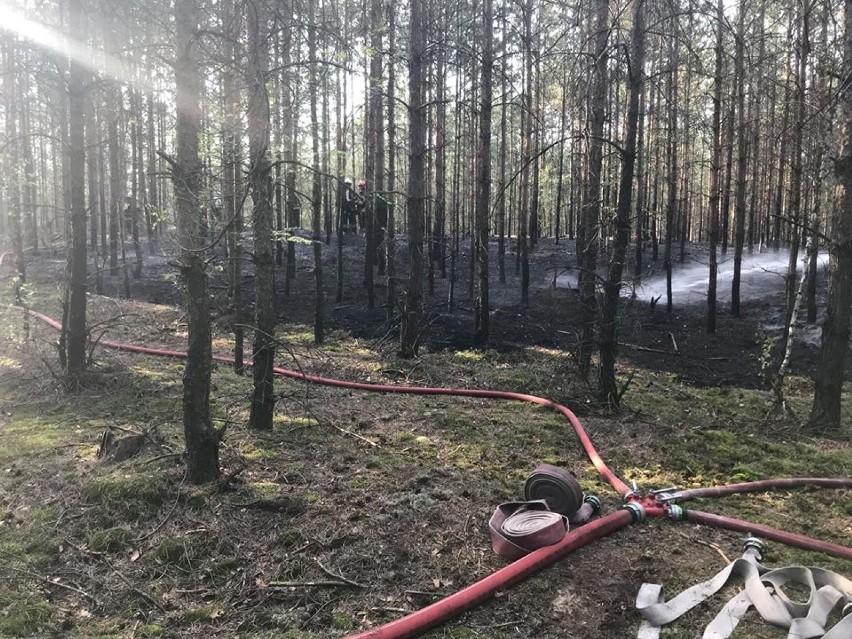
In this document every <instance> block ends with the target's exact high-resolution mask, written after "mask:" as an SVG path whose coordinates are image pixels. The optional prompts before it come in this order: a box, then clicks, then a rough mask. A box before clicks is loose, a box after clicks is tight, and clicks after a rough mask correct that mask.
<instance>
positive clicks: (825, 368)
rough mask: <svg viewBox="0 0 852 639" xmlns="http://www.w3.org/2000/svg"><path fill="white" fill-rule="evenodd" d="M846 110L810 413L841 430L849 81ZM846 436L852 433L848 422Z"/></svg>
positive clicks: (851, 309)
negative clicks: (820, 338) (836, 201)
mask: <svg viewBox="0 0 852 639" xmlns="http://www.w3.org/2000/svg"><path fill="white" fill-rule="evenodd" d="M845 7H846V9H845V23H846V35H845V38H844V55H843V69H842V72H841V77H848V76H849V74H850V73H852V0H846V3H845ZM840 112H841V122H842V131H841V135H840V140H839V149H838V154H837V158H836V160H835V164H834V167H835V175H836V177H837V198H838V200H839V202H838V203H837V206H835V207H834V215H833V219H832V228H831V237H832V241H831V242H830V243H829V245H828V250H829V255H830V259H831V264H830V267H829V280H828V303H827V306H826V316H825V322H824V323H823V325H822V346H821V348H820V357H819V365H818V366H817V372H816V375H815V377H814V401H813V406H812V407H811V414H810V426H811V427H812V428H815V429H820V430H824V431H833V432H835V433H839V432H840V431H841V420H840V403H841V402H840V400H841V397H842V393H843V374H844V363H845V361H846V350H847V348H848V345H849V321H850V314H852V86H850V85H849V83H848V82H847V83H845V84H843V85H842V88H841V92H840ZM844 434H845V435H846V436H847V437H852V431H850V429H849V426H848V424H847V426H846V429H845V433H844Z"/></svg>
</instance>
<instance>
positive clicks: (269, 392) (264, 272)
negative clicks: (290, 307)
mask: <svg viewBox="0 0 852 639" xmlns="http://www.w3.org/2000/svg"><path fill="white" fill-rule="evenodd" d="M262 1H263V0H252V1H250V2H249V3H248V5H247V18H248V37H249V47H248V61H247V72H248V77H247V78H246V83H247V85H248V91H249V103H248V138H249V162H250V165H251V173H250V178H249V179H250V181H251V193H252V200H253V201H254V209H253V211H252V226H253V230H254V268H255V333H254V344H253V349H252V350H253V353H252V359H253V362H254V363H253V373H254V392H253V395H252V405H251V416H250V418H249V427H250V428H252V429H255V430H271V429H272V413H273V410H274V408H275V392H274V382H273V377H272V368H273V365H274V361H275V305H274V302H275V274H274V258H273V255H272V193H271V189H270V180H269V176H270V173H271V164H270V161H269V95H268V93H267V90H266V74H267V65H268V55H269V54H268V51H267V48H266V44H265V43H266V37H267V33H266V23H267V18H266V11H265V9H266V7H265V6H263V5H262V4H261V2H262Z"/></svg>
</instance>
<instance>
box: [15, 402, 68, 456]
mask: <svg viewBox="0 0 852 639" xmlns="http://www.w3.org/2000/svg"><path fill="white" fill-rule="evenodd" d="M73 432H74V431H73V428H71V427H70V425H69V424H67V423H65V424H61V425H60V424H59V423H57V422H56V421H51V420H49V419H43V418H42V417H39V416H36V415H30V414H26V413H15V414H13V415H12V418H11V419H10V420H9V421H8V422H7V423H6V424H4V425H3V445H2V446H0V463H8V462H10V461H14V460H16V459H22V458H31V457H32V456H33V455H38V454H44V453H49V452H55V451H56V448H57V446H59V445H60V444H62V443H64V442H65V441H67V440H68V439H69V438H70V437H71V436H72V435H73Z"/></svg>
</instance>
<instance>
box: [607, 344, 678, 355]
mask: <svg viewBox="0 0 852 639" xmlns="http://www.w3.org/2000/svg"><path fill="white" fill-rule="evenodd" d="M618 345H619V346H624V347H625V348H629V349H630V350H634V351H642V352H643V353H656V354H657V355H671V354H672V353H671V351H664V350H661V349H659V348H648V347H647V346H639V345H638V344H627V343H626V342H619V344H618Z"/></svg>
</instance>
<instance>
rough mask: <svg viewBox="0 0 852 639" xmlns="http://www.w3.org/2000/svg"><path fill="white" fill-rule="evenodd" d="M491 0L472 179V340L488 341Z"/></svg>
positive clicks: (485, 16) (487, 0)
mask: <svg viewBox="0 0 852 639" xmlns="http://www.w3.org/2000/svg"><path fill="white" fill-rule="evenodd" d="M493 13H494V10H493V4H492V0H483V7H482V86H481V93H480V104H479V145H478V149H477V167H476V168H477V178H476V213H475V215H476V224H475V227H476V229H475V232H476V237H477V243H476V249H477V252H476V261H477V264H478V272H479V280H478V286H477V291H476V309H475V313H474V331H473V341H474V342H475V343H476V344H479V345H483V344H486V343H487V342H488V337H489V334H490V324H489V315H488V312H489V311H488V306H489V303H488V292H489V291H488V276H489V270H488V238H489V228H488V203H489V201H490V196H491V94H492V90H493V89H492V77H493V65H494V24H493V22H494V18H493Z"/></svg>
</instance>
